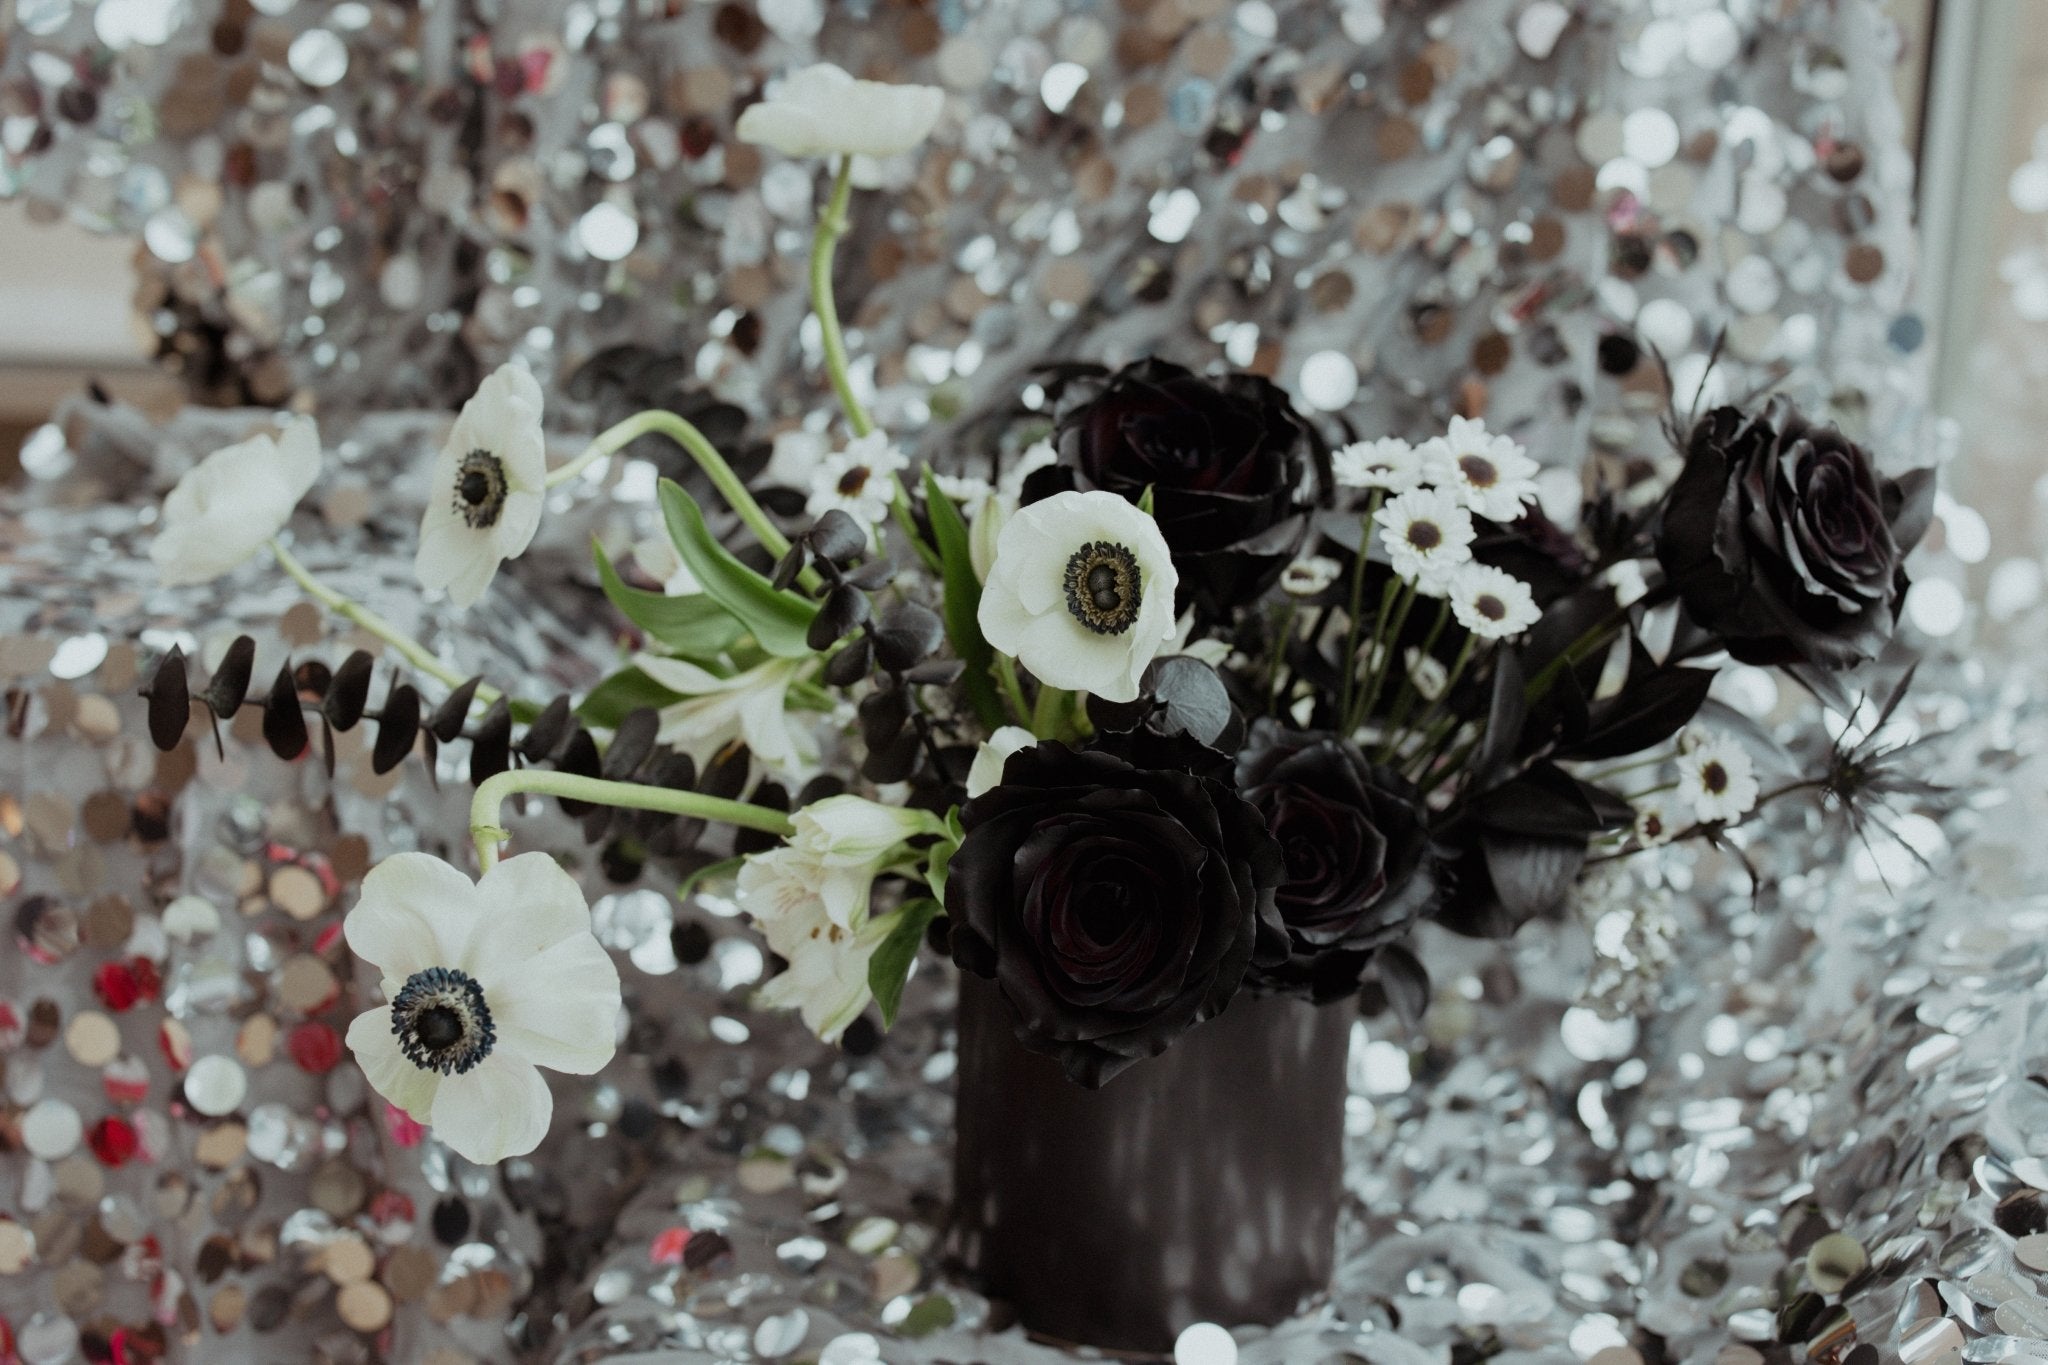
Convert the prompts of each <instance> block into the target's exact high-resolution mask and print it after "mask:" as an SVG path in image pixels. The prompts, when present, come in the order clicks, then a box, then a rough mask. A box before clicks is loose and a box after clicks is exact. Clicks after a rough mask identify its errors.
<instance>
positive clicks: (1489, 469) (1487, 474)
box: [1458, 455, 1500, 488]
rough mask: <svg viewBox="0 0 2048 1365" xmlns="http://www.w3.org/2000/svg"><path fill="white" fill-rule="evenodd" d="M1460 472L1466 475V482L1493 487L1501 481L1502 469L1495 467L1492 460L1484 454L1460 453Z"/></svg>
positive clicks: (1481, 486)
mask: <svg viewBox="0 0 2048 1365" xmlns="http://www.w3.org/2000/svg"><path fill="white" fill-rule="evenodd" d="M1458 472H1459V473H1461V474H1463V475H1464V476H1465V482H1466V483H1469V484H1471V485H1472V486H1473V487H1474V488H1491V487H1493V486H1494V485H1495V484H1497V483H1499V482H1500V470H1498V469H1496V468H1494V464H1493V461H1492V460H1489V459H1487V458H1486V457H1485V456H1483V455H1460V456H1459V457H1458Z"/></svg>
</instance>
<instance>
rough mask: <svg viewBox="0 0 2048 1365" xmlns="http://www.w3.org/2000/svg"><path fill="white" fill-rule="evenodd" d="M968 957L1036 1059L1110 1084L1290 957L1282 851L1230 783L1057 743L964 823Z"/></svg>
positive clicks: (957, 921) (1007, 771)
mask: <svg viewBox="0 0 2048 1365" xmlns="http://www.w3.org/2000/svg"><path fill="white" fill-rule="evenodd" d="M960 820H961V824H962V825H963V826H964V827H965V829H966V832H967V837H966V838H965V839H964V840H963V841H962V842H961V845H960V848H959V851H958V852H956V853H955V854H954V855H953V860H952V864H951V870H950V873H949V875H948V880H947V883H946V915H947V918H948V919H949V920H950V921H951V923H952V951H953V960H954V961H955V962H957V963H959V964H960V966H961V967H962V968H964V969H965V970H967V971H970V972H974V973H976V974H978V975H980V976H985V977H993V978H994V979H995V980H996V982H997V983H998V984H999V985H1000V987H1001V989H1002V993H1003V995H1004V997H1005V998H1006V999H1007V1000H1008V1001H1009V1002H1010V1008H1011V1011H1012V1013H1013V1014H1014V1015H1015V1019H1016V1029H1017V1037H1018V1040H1019V1041H1020V1042H1022V1043H1023V1044H1024V1046H1026V1047H1028V1048H1030V1049H1032V1050H1033V1051H1035V1052H1042V1053H1045V1054H1047V1055H1048V1056H1051V1057H1054V1058H1057V1059H1058V1060H1059V1062H1060V1064H1061V1065H1062V1066H1063V1067H1065V1068H1066V1072H1067V1075H1068V1076H1070V1077H1072V1078H1073V1079H1074V1080H1075V1081H1077V1082H1079V1083H1080V1084H1082V1085H1085V1086H1089V1087H1094V1086H1099V1085H1101V1084H1102V1083H1103V1082H1104V1081H1106V1080H1108V1079H1109V1078H1110V1077H1111V1076H1114V1075H1116V1074H1117V1073H1118V1072H1119V1071H1122V1070H1123V1069H1124V1068H1125V1067H1128V1066H1130V1065H1131V1064H1132V1063H1134V1062H1137V1061H1139V1060H1141V1059H1143V1058H1145V1057H1150V1056H1153V1055H1155V1054H1157V1053H1159V1052H1162V1051H1164V1050H1165V1048H1166V1047H1167V1045H1168V1044H1170V1043H1172V1042H1173V1040H1174V1039H1176V1038H1178V1037H1179V1036H1180V1035H1181V1034H1182V1033H1184V1032H1186V1031H1187V1030H1188V1029H1189V1028H1192V1027H1193V1026H1194V1025H1196V1024H1199V1023H1201V1022H1202V1021H1203V1020H1205V1019H1208V1018H1211V1017H1212V1016H1214V1015H1215V1014H1217V1013H1218V1012H1220V1011H1221V1010H1222V1009H1223V1007H1224V1006H1225V1005H1227V1004H1229V1003H1230V998H1231V997H1232V996H1233V995H1235V994H1236V993H1237V989H1238V986H1239V985H1240V984H1241V983H1242V982H1243V980H1244V975H1245V969H1246V968H1247V967H1248V966H1250V965H1251V962H1252V960H1253V958H1254V956H1255V955H1256V956H1259V957H1261V958H1263V959H1277V958H1278V957H1280V956H1282V955H1284V953H1285V951H1286V947H1285V936H1284V930H1282V928H1281V926H1280V921H1279V919H1278V917H1277V915H1276V914H1275V913H1274V909H1273V889H1274V887H1275V886H1277V885H1278V884H1279V882H1280V877H1281V861H1280V850H1279V847H1278V845H1276V844H1275V843H1274V842H1273V840H1272V839H1271V838H1270V837H1268V836H1267V834H1266V831H1265V828H1264V826H1263V825H1262V824H1261V823H1260V820H1259V813H1258V812H1257V811H1255V810H1253V809H1252V808H1251V807H1250V806H1248V805H1246V804H1245V802H1244V801H1243V800H1242V799H1240V798H1239V797H1238V795H1237V794H1236V793H1235V792H1233V791H1232V790H1231V789H1230V788H1229V787H1228V786H1227V785H1225V784H1224V783H1222V782H1218V781H1216V780H1215V779H1213V778H1209V777H1200V776H1196V775H1195V774H1193V773H1190V772H1186V771H1182V770H1179V769H1172V768H1165V769H1156V768H1139V767H1134V766H1133V765H1132V764H1130V763H1128V762H1125V761H1124V760H1123V759H1121V758H1118V757H1115V756H1114V755H1111V754H1106V753H1100V752H1077V751H1075V750H1073V749H1070V748H1068V747H1067V746H1066V745H1064V744H1059V743H1054V742H1048V743H1043V744H1039V745H1036V746H1034V747H1032V748H1030V749H1024V750H1021V751H1019V752H1018V753H1016V754H1014V755H1012V756H1011V758H1010V760H1009V763H1008V764H1007V765H1006V766H1005V767H1004V769H1003V782H1002V785H1001V786H999V787H995V788H993V789H991V790H990V791H987V792H985V793H983V794H982V795H981V796H978V797H976V798H975V799H974V800H972V801H969V802H968V803H967V804H966V805H965V806H963V807H962V808H961V811H960Z"/></svg>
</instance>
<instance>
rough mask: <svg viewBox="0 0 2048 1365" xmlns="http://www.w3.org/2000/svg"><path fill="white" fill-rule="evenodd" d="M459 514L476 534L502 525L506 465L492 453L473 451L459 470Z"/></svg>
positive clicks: (457, 473) (457, 471)
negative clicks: (477, 531) (499, 521)
mask: <svg viewBox="0 0 2048 1365" xmlns="http://www.w3.org/2000/svg"><path fill="white" fill-rule="evenodd" d="M455 511H456V513H457V514H458V515H459V516H461V518H462V520H463V522H464V524H466V525H467V526H469V527H470V528H471V529H473V530H479V531H481V530H485V529H487V528H489V527H492V526H496V525H497V524H498V518H499V516H501V515H502V514H503V513H504V511H505V465H504V462H503V461H501V460H500V459H499V458H498V457H497V456H495V455H493V454H491V452H490V451H488V450H472V451H470V452H469V454H467V455H465V456H463V457H462V463H461V464H460V465H458V466H456V469H455Z"/></svg>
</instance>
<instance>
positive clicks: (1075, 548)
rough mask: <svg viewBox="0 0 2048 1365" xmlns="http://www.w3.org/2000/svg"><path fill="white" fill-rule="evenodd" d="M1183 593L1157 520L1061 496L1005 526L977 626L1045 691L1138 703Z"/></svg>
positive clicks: (1083, 496)
mask: <svg viewBox="0 0 2048 1365" xmlns="http://www.w3.org/2000/svg"><path fill="white" fill-rule="evenodd" d="M1179 586H1180V574H1179V573H1178V572H1177V571H1176V570H1175V569H1174V567H1173V556H1172V554H1171V552H1169V551H1168V550H1167V548H1166V538H1165V537H1164V536H1162V535H1160V534H1159V527H1158V525H1157V524H1156V523H1155V522H1154V521H1153V520H1152V518H1151V517H1149V516H1146V515H1145V514H1144V513H1143V512H1140V511H1139V510H1138V509H1137V508H1136V507H1133V506H1132V505H1131V504H1130V503H1128V502H1126V501H1124V500H1123V499H1122V498H1120V497H1118V496H1117V495H1116V494H1114V493H1108V492H1103V491H1100V490H1097V491H1094V492H1088V493H1072V492H1069V493H1056V494H1054V495H1053V496H1052V497H1049V498H1046V499H1044V500H1043V501H1040V502H1035V503H1033V504H1031V506H1029V507H1026V508H1023V509H1021V510H1020V511H1018V513H1017V515H1015V516H1013V517H1011V518H1010V520H1009V521H1008V522H1007V523H1006V524H1005V525H1004V526H1003V533H1002V536H1001V537H1000V538H999V539H998V540H997V541H996V558H995V563H994V564H993V565H991V566H990V568H989V575H988V582H987V583H986V584H984V585H983V588H982V594H981V609H980V612H979V613H978V619H979V621H980V623H981V633H982V635H983V636H985V637H986V638H987V640H988V642H989V643H990V644H991V645H993V646H995V647H996V648H997V649H1000V650H1002V651H1003V652H1004V653H1005V654H1009V655H1011V656H1013V657H1015V658H1016V659H1018V660H1020V661H1022V663H1023V664H1024V666H1025V667H1026V668H1029V669H1030V670H1031V671H1032V672H1033V673H1035V674H1037V675H1038V680H1039V681H1040V682H1042V683H1044V684H1045V685H1047V686H1048V687H1060V688H1066V689H1067V690H1069V691H1087V692H1093V693H1094V694H1095V695H1096V696H1098V697H1101V698H1102V699H1103V700H1104V701H1134V700H1136V699H1137V696H1138V683H1139V680H1140V679H1141V678H1142V677H1143V676H1144V673H1145V667H1146V665H1148V664H1150V663H1151V662H1152V660H1153V659H1154V658H1155V657H1157V655H1158V654H1159V650H1160V646H1161V645H1162V644H1164V643H1165V642H1166V641H1168V640H1171V639H1173V638H1174V635H1175V632H1176V628H1175V625H1174V619H1173V594H1174V590H1175V589H1176V588H1178V587H1179Z"/></svg>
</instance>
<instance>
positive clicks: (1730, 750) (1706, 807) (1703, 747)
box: [1678, 737, 1758, 825]
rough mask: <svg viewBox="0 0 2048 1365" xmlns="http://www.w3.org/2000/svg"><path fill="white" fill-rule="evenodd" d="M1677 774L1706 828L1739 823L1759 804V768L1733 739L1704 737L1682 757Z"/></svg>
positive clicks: (1679, 785)
mask: <svg viewBox="0 0 2048 1365" xmlns="http://www.w3.org/2000/svg"><path fill="white" fill-rule="evenodd" d="M1678 771H1679V778H1678V787H1679V790H1680V791H1682V792H1684V793H1686V795H1688V796H1690V797H1691V798H1692V809H1693V814H1695V815H1697V816H1698V817H1699V821H1700V823H1701V824H1703V825H1713V824H1722V823H1725V822H1727V821H1730V820H1740V819H1741V818H1742V817H1743V816H1745V815H1747V814H1749V812H1750V810H1751V809H1752V808H1753V807H1754V806H1755V805H1756V798H1757V791H1758V788H1757V781H1756V765H1755V763H1754V762H1753V761H1752V760H1751V759H1750V756H1749V751H1748V750H1747V749H1744V748H1743V747H1742V746H1741V745H1739V744H1737V743H1735V742H1734V741H1732V740H1729V739H1725V738H1721V737H1710V738H1701V739H1700V740H1699V742H1697V743H1696V744H1694V745H1693V746H1692V747H1691V748H1690V749H1688V750H1686V751H1685V752H1684V753H1683V754H1681V755H1680V757H1679V760H1678Z"/></svg>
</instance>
